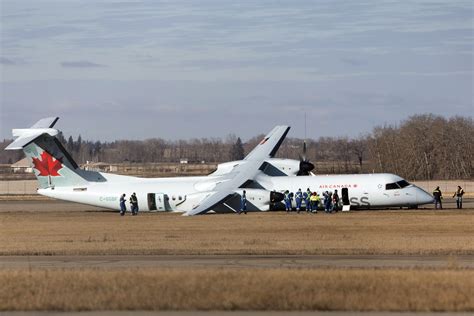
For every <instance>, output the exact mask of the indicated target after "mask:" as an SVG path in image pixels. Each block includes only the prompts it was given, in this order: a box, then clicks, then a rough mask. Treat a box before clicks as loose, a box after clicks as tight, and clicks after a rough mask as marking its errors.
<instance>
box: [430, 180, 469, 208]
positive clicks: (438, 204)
mask: <svg viewBox="0 0 474 316" xmlns="http://www.w3.org/2000/svg"><path fill="white" fill-rule="evenodd" d="M463 195H464V190H463V188H461V186H459V185H458V188H457V190H456V192H454V194H453V198H456V208H458V209H461V208H462V197H463ZM433 199H434V204H435V209H438V208H439V209H443V202H442V200H443V193H442V192H441V190H440V189H439V187H436V189H434V190H433Z"/></svg>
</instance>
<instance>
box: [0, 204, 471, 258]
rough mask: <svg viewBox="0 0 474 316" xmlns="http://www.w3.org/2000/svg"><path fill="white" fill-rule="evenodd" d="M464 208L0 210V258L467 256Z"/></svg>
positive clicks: (467, 228) (467, 222)
mask: <svg viewBox="0 0 474 316" xmlns="http://www.w3.org/2000/svg"><path fill="white" fill-rule="evenodd" d="M473 215H474V212H473V211H472V210H465V211H462V212H459V211H429V210H424V211H419V210H418V211H416V210H414V211H379V212H374V211H372V212H370V211H367V212H353V213H344V214H341V213H339V214H334V215H327V214H317V215H309V214H300V215H296V214H291V215H287V214H284V213H258V214H249V215H246V216H244V215H240V216H238V215H234V214H229V215H209V216H197V217H182V216H180V215H176V214H140V215H139V216H137V217H132V216H125V217H120V216H119V215H118V214H116V213H111V212H78V211H74V212H66V211H58V212H41V211H38V212H21V211H20V212H2V213H0V255H80V254H97V255H102V254H112V255H114V254H145V255H146V254H277V255H283V254H296V255H302V254H439V255H448V254H453V255H460V254H473V253H474V243H473V242H472V236H473V235H474V225H473V219H474V217H473Z"/></svg>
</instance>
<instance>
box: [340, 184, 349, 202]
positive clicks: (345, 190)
mask: <svg viewBox="0 0 474 316" xmlns="http://www.w3.org/2000/svg"><path fill="white" fill-rule="evenodd" d="M341 192H342V193H341V194H342V205H351V202H350V200H349V189H348V188H342V190H341Z"/></svg>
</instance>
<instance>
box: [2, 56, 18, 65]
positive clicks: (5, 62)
mask: <svg viewBox="0 0 474 316" xmlns="http://www.w3.org/2000/svg"><path fill="white" fill-rule="evenodd" d="M0 64H1V65H5V66H14V65H18V63H17V62H15V61H14V60H12V59H10V58H6V57H0Z"/></svg>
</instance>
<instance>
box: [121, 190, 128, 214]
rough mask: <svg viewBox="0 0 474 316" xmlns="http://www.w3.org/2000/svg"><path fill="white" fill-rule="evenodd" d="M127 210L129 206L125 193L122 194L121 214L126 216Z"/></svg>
mask: <svg viewBox="0 0 474 316" xmlns="http://www.w3.org/2000/svg"><path fill="white" fill-rule="evenodd" d="M126 211H127V206H126V205H125V193H124V194H122V196H120V216H124V215H125V212H126Z"/></svg>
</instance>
